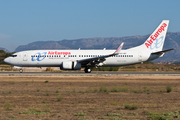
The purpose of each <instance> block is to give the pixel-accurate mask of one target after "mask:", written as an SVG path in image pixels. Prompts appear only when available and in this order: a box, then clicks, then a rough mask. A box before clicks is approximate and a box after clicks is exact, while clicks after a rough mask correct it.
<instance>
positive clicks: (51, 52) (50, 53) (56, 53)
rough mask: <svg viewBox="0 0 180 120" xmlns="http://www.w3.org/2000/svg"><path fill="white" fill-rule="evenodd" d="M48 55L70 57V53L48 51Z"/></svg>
mask: <svg viewBox="0 0 180 120" xmlns="http://www.w3.org/2000/svg"><path fill="white" fill-rule="evenodd" d="M48 55H71V52H58V51H55V52H53V51H49V52H48Z"/></svg>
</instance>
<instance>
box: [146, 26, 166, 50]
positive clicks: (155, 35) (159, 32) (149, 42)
mask: <svg viewBox="0 0 180 120" xmlns="http://www.w3.org/2000/svg"><path fill="white" fill-rule="evenodd" d="M166 26H167V24H166V23H163V24H162V26H161V27H160V28H159V29H158V30H157V31H156V33H155V34H154V35H151V36H150V40H147V42H146V43H145V45H146V47H147V48H149V46H151V44H152V43H153V42H154V41H155V40H156V38H157V37H158V36H159V35H160V34H161V33H162V31H164V29H165V27H166Z"/></svg>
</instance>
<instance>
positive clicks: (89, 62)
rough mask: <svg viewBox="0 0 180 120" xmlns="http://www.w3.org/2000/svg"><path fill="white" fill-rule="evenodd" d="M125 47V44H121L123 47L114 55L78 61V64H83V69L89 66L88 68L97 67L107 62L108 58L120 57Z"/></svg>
mask: <svg viewBox="0 0 180 120" xmlns="http://www.w3.org/2000/svg"><path fill="white" fill-rule="evenodd" d="M123 45H124V43H121V45H120V46H119V47H118V49H117V50H116V51H115V52H114V53H112V54H109V55H102V56H99V57H93V58H87V59H82V60H78V61H77V62H79V63H81V65H82V66H83V67H85V66H87V65H88V66H96V65H98V64H99V63H102V62H103V61H105V60H106V59H105V58H108V57H111V56H114V55H118V54H119V53H120V51H121V49H122V46H123Z"/></svg>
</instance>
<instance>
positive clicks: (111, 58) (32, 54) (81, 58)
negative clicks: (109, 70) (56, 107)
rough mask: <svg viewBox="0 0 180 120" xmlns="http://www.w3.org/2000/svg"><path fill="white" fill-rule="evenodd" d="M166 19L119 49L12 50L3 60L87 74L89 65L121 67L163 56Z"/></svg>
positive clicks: (19, 65)
mask: <svg viewBox="0 0 180 120" xmlns="http://www.w3.org/2000/svg"><path fill="white" fill-rule="evenodd" d="M168 25H169V20H163V21H162V22H161V23H160V25H159V26H158V27H157V28H156V29H155V31H154V32H153V33H152V34H151V35H150V36H149V38H148V39H147V40H146V41H145V42H144V43H143V44H141V45H139V46H136V47H133V48H129V49H126V50H122V47H123V44H124V43H122V44H121V45H120V46H119V47H118V48H117V50H106V49H103V50H80V49H78V50H28V51H21V52H17V53H14V54H13V55H11V56H10V57H7V58H5V59H4V62H5V63H7V64H9V65H13V66H14V67H15V68H20V73H22V72H23V70H22V67H60V69H61V70H81V68H85V69H84V71H85V73H90V72H91V71H92V69H91V68H92V67H106V66H125V65H132V64H138V63H143V62H146V61H152V60H154V59H157V58H160V57H163V56H164V54H165V53H166V52H168V51H171V50H173V49H168V50H162V49H163V45H164V41H165V37H166V33H167V29H168Z"/></svg>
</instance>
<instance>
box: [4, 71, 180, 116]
mask: <svg viewBox="0 0 180 120" xmlns="http://www.w3.org/2000/svg"><path fill="white" fill-rule="evenodd" d="M0 103H1V104H0V119H6V120H12V119H14V120H25V119H26V120H28V119H29V120H31V119H34V120H36V119H41V120H51V119H54V120H56V119H57V120H59V119H61V120H78V119H79V120H95V119H96V120H98V119H106V120H122V119H129V120H133V119H138V120H146V119H154V120H156V119H161V118H164V119H167V118H168V119H174V120H176V119H179V117H180V75H163V74H161V75H152V74H149V75H102V74H100V75H96V74H95V75H73V76H72V75H59V76H58V75H56V76H46V75H41V76H38V75H37V76H32V75H13V74H7V75H1V76H0Z"/></svg>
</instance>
